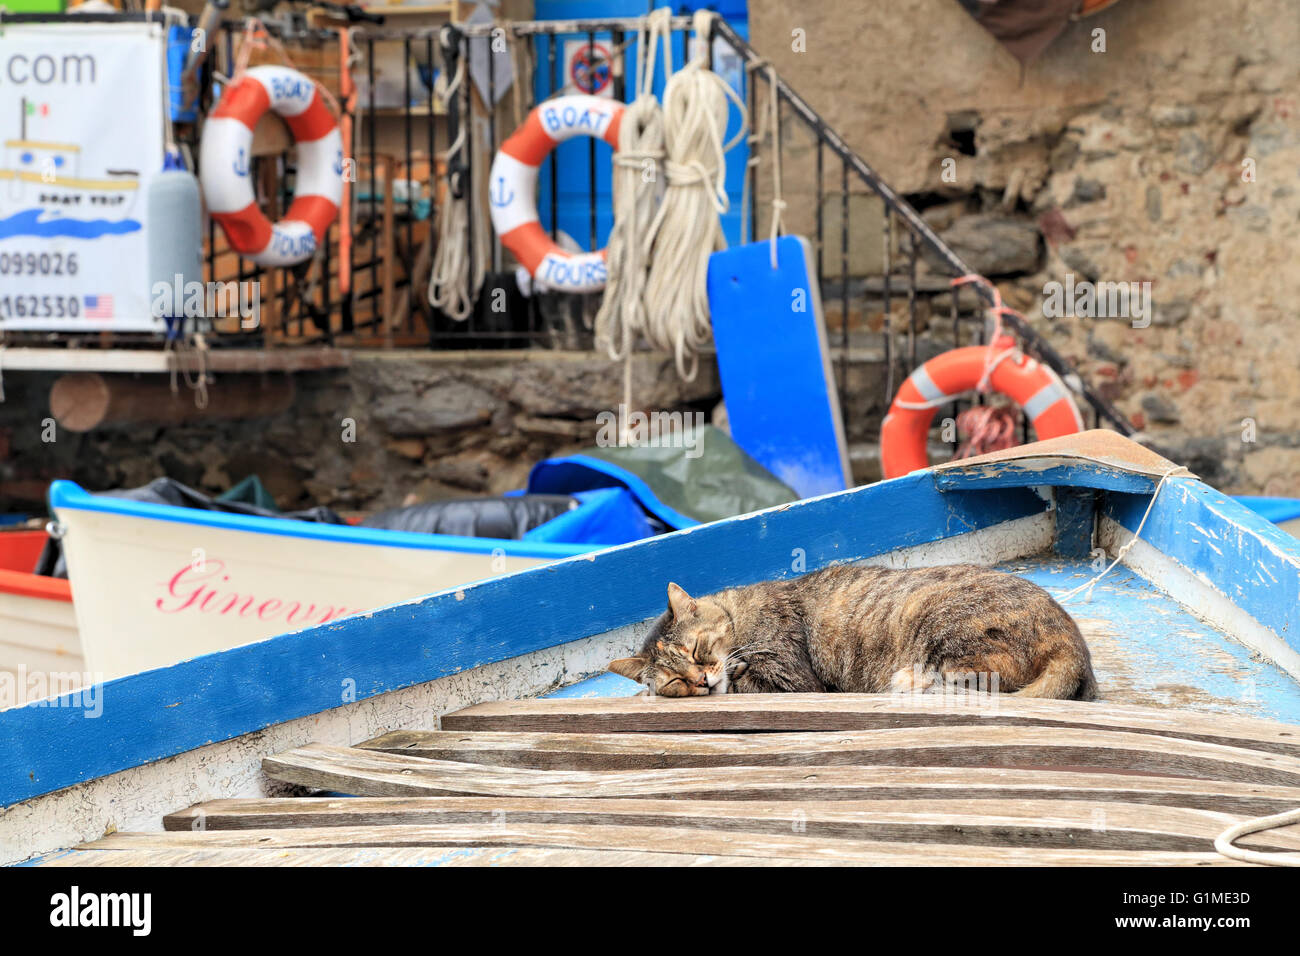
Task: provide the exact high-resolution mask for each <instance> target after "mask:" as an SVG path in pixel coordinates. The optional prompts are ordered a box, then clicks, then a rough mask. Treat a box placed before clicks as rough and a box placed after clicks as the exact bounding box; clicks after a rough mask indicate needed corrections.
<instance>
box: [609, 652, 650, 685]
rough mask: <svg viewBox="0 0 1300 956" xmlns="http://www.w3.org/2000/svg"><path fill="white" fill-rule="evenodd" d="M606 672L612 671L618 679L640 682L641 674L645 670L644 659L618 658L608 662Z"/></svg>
mask: <svg viewBox="0 0 1300 956" xmlns="http://www.w3.org/2000/svg"><path fill="white" fill-rule="evenodd" d="M605 669H606V670H610V671H613V672H614V673H615V674H618V675H619V676H620V677H626V678H627V679H628V680H634V681H640V680H641V672H642V671H643V670H645V658H644V657H620V658H619V659H618V660H616V661H610V662H609V667H607V668H605Z"/></svg>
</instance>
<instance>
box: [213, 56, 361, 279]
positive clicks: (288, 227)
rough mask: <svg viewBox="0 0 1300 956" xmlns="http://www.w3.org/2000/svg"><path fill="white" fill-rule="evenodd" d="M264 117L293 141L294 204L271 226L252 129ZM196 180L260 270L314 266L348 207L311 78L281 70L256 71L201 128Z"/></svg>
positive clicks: (338, 159) (339, 144) (330, 131)
mask: <svg viewBox="0 0 1300 956" xmlns="http://www.w3.org/2000/svg"><path fill="white" fill-rule="evenodd" d="M267 110H270V111H272V112H274V113H276V114H277V115H279V116H280V117H281V118H282V119H283V120H284V121H285V123H286V124H287V125H288V127H289V132H290V133H292V134H293V139H294V145H295V146H296V147H297V150H298V173H297V179H296V184H295V187H294V194H293V204H292V205H290V206H289V211H288V212H287V213H285V216H284V219H282V220H281V221H279V222H277V223H272V222H271V221H270V220H269V219H267V218H266V216H265V215H263V214H262V211H261V210H260V209H259V208H258V207H257V200H256V198H255V197H254V195H253V183H252V180H251V179H250V177H249V173H250V171H251V169H252V155H253V129H254V128H255V127H256V126H257V121H258V120H259V119H261V118H262V114H264V113H265V112H266V111H267ZM199 150H200V152H199V179H200V181H201V182H202V184H203V198H204V199H205V200H206V201H207V205H208V212H209V213H210V214H211V215H212V218H213V219H214V220H215V221H216V222H217V224H218V225H220V226H221V229H222V231H223V232H224V233H225V234H226V239H227V241H229V243H230V246H231V248H232V249H234V250H235V251H236V252H238V253H239V254H240V255H242V256H247V257H248V258H249V259H252V260H253V261H254V262H256V263H257V264H258V265H260V266H289V265H293V264H295V263H298V262H304V261H306V260H307V259H310V258H311V257H312V256H313V255H314V254H315V252H316V248H317V246H319V245H320V243H321V242H322V241H323V239H324V237H325V232H326V230H327V229H329V227H330V224H331V223H332V222H334V220H335V219H337V218H338V215H339V208H340V206H341V205H342V203H343V137H342V135H341V134H340V133H339V125H338V122H337V121H336V120H335V119H334V114H333V113H331V112H330V110H329V107H327V106H326V105H325V101H324V99H323V97H322V96H321V91H320V89H319V88H318V87H317V86H316V84H315V83H313V82H312V81H311V80H310V79H309V78H308V77H306V76H304V75H303V74H302V73H299V72H298V71H297V70H292V69H289V68H288V67H284V66H255V67H253V68H252V69H249V70H246V71H245V72H244V74H243V76H242V77H240V78H239V79H238V80H236V81H235V82H234V83H231V84H230V85H229V86H227V87H226V90H225V92H223V93H222V94H221V99H220V100H219V101H218V102H217V106H216V109H214V110H213V111H212V114H211V115H210V116H209V117H208V120H207V122H206V123H205V124H204V126H203V139H202V141H201V143H200V145H199Z"/></svg>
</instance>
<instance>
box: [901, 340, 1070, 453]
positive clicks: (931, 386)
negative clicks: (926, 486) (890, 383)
mask: <svg viewBox="0 0 1300 956" xmlns="http://www.w3.org/2000/svg"><path fill="white" fill-rule="evenodd" d="M1015 344H1016V343H1015V340H1014V339H1012V338H1011V337H1010V336H1001V337H999V338H998V339H997V340H996V341H995V342H994V345H993V348H992V350H990V349H989V347H988V346H984V345H970V346H966V347H965V348H959V349H952V350H951V351H949V352H944V353H943V354H942V355H936V356H935V357H934V358H932V359H930V361H928V362H926V363H925V364H924V365H922V366H921V367H920V368H918V369H917V370H916V371H914V372H913V373H912V374H911V375H909V376H908V377H907V381H905V382H903V384H902V387H901V388H899V390H898V394H897V395H895V396H894V401H893V404H891V405H890V406H889V414H887V415H886V416H885V421H884V423H883V424H882V425H881V426H880V458H881V467H882V470H883V472H884V476H885V477H886V478H897V477H899V476H900V475H906V474H907V473H908V472H912V471H916V470H917V469H919V468H928V467H929V465H930V461H929V457H928V456H927V455H926V451H925V446H926V439H927V438H928V436H929V432H930V423H931V422H932V421H933V420H934V413H935V412H936V411H937V410H938V408H939V406H941V405H947V404H949V403H950V402H952V401H953V400H954V399H955V398H956V397H957V396H958V395H961V394H963V393H964V392H969V391H971V390H973V389H975V388H976V387H977V386H978V385H979V383H980V381H981V379H983V378H984V374H985V367H986V363H988V362H989V355H990V351H992V353H993V354H994V355H995V356H996V357H995V358H994V360H993V363H992V370H991V371H990V372H989V375H988V384H989V387H990V388H992V390H993V391H995V392H997V393H998V394H1000V395H1005V396H1007V398H1010V399H1012V400H1013V401H1014V402H1016V404H1018V405H1019V406H1020V407H1021V408H1022V409H1024V412H1025V415H1027V416H1028V417H1029V420H1030V421H1031V422H1032V423H1033V425H1034V432H1035V433H1036V434H1037V436H1038V439H1039V440H1040V441H1041V440H1043V439H1045V438H1058V437H1060V436H1061V435H1071V434H1073V433H1075V432H1080V431H1083V418H1082V417H1081V416H1080V415H1079V409H1078V407H1077V406H1076V405H1075V404H1074V399H1073V398H1071V397H1070V390H1069V389H1068V388H1066V387H1065V383H1064V382H1062V381H1061V379H1060V377H1059V376H1058V375H1057V374H1056V373H1055V372H1053V371H1052V370H1051V369H1050V368H1048V367H1047V366H1046V365H1043V364H1042V363H1041V362H1039V361H1037V360H1036V359H1032V358H1030V357H1029V356H1027V355H1025V354H1024V353H1023V352H1021V351H1019V350H1018V349H1016V347H1015Z"/></svg>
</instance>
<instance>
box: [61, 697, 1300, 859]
mask: <svg viewBox="0 0 1300 956" xmlns="http://www.w3.org/2000/svg"><path fill="white" fill-rule="evenodd" d="M262 766H263V771H264V772H265V774H266V775H267V776H268V777H269V778H271V779H272V780H275V781H278V782H280V783H281V784H282V785H285V787H286V791H287V792H288V793H290V794H296V795H287V796H283V797H277V798H259V799H222V800H211V801H207V802H204V803H200V804H197V805H195V806H192V807H189V808H188V809H183V810H179V811H177V812H175V813H172V814H169V815H168V816H167V817H166V818H165V819H164V820H163V821H162V826H163V829H162V830H161V831H160V832H150V833H112V834H109V835H106V836H104V837H103V838H101V839H99V840H95V841H92V842H89V843H86V844H84V845H82V846H80V847H78V848H76V849H74V850H69V851H66V852H64V853H62V854H58V855H55V856H52V857H49V858H47V859H45V860H44V861H42V863H41V865H46V866H67V865H74V866H84V865H116V866H120V865H133V864H147V865H249V864H252V865H266V866H272V865H285V866H292V865H322V864H350V865H362V866H368V865H446V866H494V865H532V866H568V865H624V864H644V865H673V866H678V865H694V866H700V865H706V866H707V865H763V864H781V865H798V866H814V865H864V864H865V865H870V864H880V865H921V866H925V865H954V864H959V865H979V866H987V865H1064V864H1084V865H1117V864H1119V865H1154V866H1169V865H1194V866H1219V865H1233V861H1231V860H1229V859H1227V858H1225V857H1223V856H1221V855H1219V854H1218V853H1216V852H1215V850H1214V848H1213V841H1214V838H1215V837H1216V836H1217V835H1218V834H1219V833H1221V832H1222V831H1223V830H1224V829H1226V828H1227V827H1229V826H1230V825H1232V824H1234V823H1236V822H1238V821H1240V820H1243V819H1247V818H1251V817H1256V816H1261V815H1265V814H1270V813H1277V812H1280V811H1282V810H1289V809H1292V808H1295V807H1298V806H1300V727H1295V726H1291V725H1287V724H1281V723H1275V722H1271V721H1265V720H1259V719H1254V718H1244V717H1236V716H1231V715H1225V714H1218V713H1215V714H1207V713H1197V712H1192V711H1178V710H1171V709H1156V708H1147V707H1137V706H1129V705H1125V704H1122V703H1113V702H1111V703H1078V702H1069V701H1033V700H1016V699H1014V698H1011V697H988V696H975V695H972V696H969V697H966V696H944V695H923V696H890V695H851V694H825V695H819V694H809V695H802V694H798V695H734V696H726V697H710V698H694V699H689V700H664V699H656V698H640V697H634V698H606V699H582V698H559V699H536V700H518V701H502V702H496V703H486V704H478V705H475V706H473V707H469V708H466V709H464V710H460V711H456V712H454V713H451V714H448V715H446V716H444V717H443V718H442V721H441V729H438V730H429V731H402V732H395V733H389V734H385V735H383V736H381V737H378V738H375V739H373V740H368V741H365V742H363V743H359V744H357V745H355V746H352V747H335V746H324V745H316V744H313V745H309V746H306V747H300V748H297V749H294V750H290V751H288V752H286V753H281V754H278V755H275V756H272V757H267V758H266V759H265V760H264V761H263V765H262ZM322 792H324V794H325V795H320V794H321V793H322ZM305 794H316V795H313V796H306V795H305ZM1242 845H1243V846H1246V847H1250V848H1254V849H1261V850H1270V851H1285V850H1290V851H1294V850H1297V849H1300V826H1292V827H1286V828H1280V829H1275V830H1271V831H1267V832H1265V833H1261V834H1258V835H1256V836H1254V837H1250V838H1247V839H1246V840H1244V841H1242Z"/></svg>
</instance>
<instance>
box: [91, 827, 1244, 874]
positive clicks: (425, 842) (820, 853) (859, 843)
mask: <svg viewBox="0 0 1300 956" xmlns="http://www.w3.org/2000/svg"><path fill="white" fill-rule="evenodd" d="M363 846H373V847H416V846H423V847H431V846H506V847H516V846H535V847H565V848H572V849H592V850H632V851H636V852H649V853H673V852H678V851H680V850H681V849H682V848H689V850H690V852H691V853H693V854H700V855H709V856H713V855H719V856H745V857H759V858H768V857H783V858H791V859H801V860H822V861H828V862H838V863H862V864H885V865H911V866H952V865H972V866H1067V865H1099V866H1100V865H1105V866H1126V865H1127V866H1144V865H1150V866H1177V865H1198V866H1199V865H1234V861H1232V860H1229V859H1228V858H1227V857H1224V856H1220V855H1219V854H1218V853H1177V852H1172V853H1171V852H1158V851H1124V850H1114V851H1101V850H1071V849H1064V850H1061V849H1042V848H1017V847H1002V846H999V847H979V846H975V847H972V846H949V845H945V844H936V843H921V844H912V843H883V842H877V841H871V840H844V839H836V838H833V837H816V836H810V835H807V834H795V833H784V834H774V833H773V834H768V833H735V832H728V831H719V830H706V829H686V828H679V827H636V826H563V825H558V824H526V823H519V824H515V823H512V822H511V821H510V820H509V819H508V818H507V819H506V820H505V821H504V822H503V823H501V824H498V825H496V826H492V827H483V826H474V825H456V824H445V825H422V826H376V827H302V828H295V829H286V830H204V831H198V832H188V833H175V832H162V833H114V834H111V835H110V836H106V837H103V838H102V839H99V840H95V841H93V842H91V843H87V844H85V845H84V846H83V847H81V849H90V850H98V849H104V850H116V849H124V850H153V849H158V850H175V849H208V848H218V847H228V848H232V849H239V848H260V849H263V850H279V849H288V848H293V847H302V848H307V849H313V848H325V847H347V848H354V847H363Z"/></svg>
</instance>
